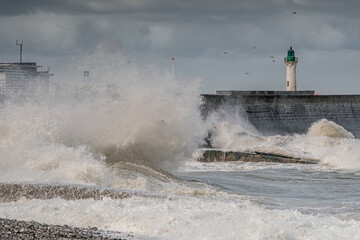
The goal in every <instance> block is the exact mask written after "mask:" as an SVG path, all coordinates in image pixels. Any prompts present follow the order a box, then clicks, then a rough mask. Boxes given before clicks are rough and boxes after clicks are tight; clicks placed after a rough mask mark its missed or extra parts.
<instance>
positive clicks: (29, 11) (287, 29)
mask: <svg viewBox="0 0 360 240" xmlns="http://www.w3.org/2000/svg"><path fill="white" fill-rule="evenodd" d="M0 6H1V7H0V32H1V35H0V62H16V61H18V60H19V47H18V46H16V44H15V40H16V39H18V40H21V39H23V41H24V55H23V61H27V62H30V61H36V62H37V63H38V64H41V65H49V66H50V67H51V70H52V73H54V74H55V79H56V76H61V74H62V73H63V72H64V71H65V66H66V63H69V62H71V59H74V58H76V57H77V56H80V55H84V54H88V53H89V52H91V51H93V49H98V47H99V46H106V49H107V50H106V51H108V53H109V54H111V53H113V52H117V51H121V52H122V54H124V55H125V56H126V58H128V59H129V62H130V63H136V64H137V65H138V66H147V65H155V66H157V67H158V68H160V69H162V70H164V71H169V72H171V58H172V57H175V70H176V71H175V72H176V76H177V77H178V78H179V79H181V78H184V79H193V78H201V79H202V87H201V91H202V92H203V93H214V92H215V90H217V89H223V90H224V89H227V90H284V89H285V64H284V62H283V58H284V57H285V56H286V53H287V50H288V49H289V47H290V46H293V49H294V50H295V53H296V56H297V57H298V58H299V63H298V66H297V86H298V90H315V91H316V92H317V93H319V94H356V93H360V77H359V73H360V41H359V40H360V28H359V25H360V14H359V10H360V1H357V0H343V1H338V0H222V1H220V0H58V1H56V0H0ZM294 12H296V13H294ZM109 59H110V58H109ZM81 70H82V69H81Z"/></svg>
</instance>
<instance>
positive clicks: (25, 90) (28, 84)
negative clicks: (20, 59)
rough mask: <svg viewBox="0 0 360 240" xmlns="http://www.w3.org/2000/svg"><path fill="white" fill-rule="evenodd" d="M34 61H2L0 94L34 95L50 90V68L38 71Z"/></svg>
mask: <svg viewBox="0 0 360 240" xmlns="http://www.w3.org/2000/svg"><path fill="white" fill-rule="evenodd" d="M39 67H40V66H37V65H36V63H34V62H29V63H0V95H3V96H4V97H6V98H8V97H13V96H32V95H35V94H47V93H48V92H49V75H50V74H49V69H48V68H47V69H46V70H45V71H38V68H39Z"/></svg>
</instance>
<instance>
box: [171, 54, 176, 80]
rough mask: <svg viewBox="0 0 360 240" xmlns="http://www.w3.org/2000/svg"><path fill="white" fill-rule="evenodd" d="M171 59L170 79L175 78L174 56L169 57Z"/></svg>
mask: <svg viewBox="0 0 360 240" xmlns="http://www.w3.org/2000/svg"><path fill="white" fill-rule="evenodd" d="M171 60H172V69H171V70H172V71H171V73H172V74H171V77H172V79H173V80H174V79H175V63H174V61H175V58H172V59H171Z"/></svg>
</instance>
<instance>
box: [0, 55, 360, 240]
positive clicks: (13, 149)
mask: <svg viewBox="0 0 360 240" xmlns="http://www.w3.org/2000/svg"><path fill="white" fill-rule="evenodd" d="M94 58H95V59H96V61H95V60H94ZM109 62H111V64H103V63H109ZM71 64H72V65H76V66H87V67H88V69H91V70H92V71H91V73H90V75H91V77H89V78H86V79H84V78H83V77H82V76H79V75H77V73H76V72H72V71H71V70H74V68H73V67H69V71H67V74H66V76H65V75H64V76H57V78H56V81H52V82H51V91H50V94H49V96H38V97H34V98H31V99H25V100H21V101H19V100H17V101H12V100H9V101H7V102H6V103H5V104H4V106H2V107H0V183H1V184H2V186H1V187H0V189H1V188H3V189H4V188H6V189H7V190H6V191H5V192H4V191H3V196H2V198H1V199H5V198H6V195H7V194H8V195H9V196H11V195H13V196H15V195H16V196H18V197H17V198H16V199H14V200H6V201H5V200H2V201H1V202H0V217H3V218H10V219H19V220H35V221H38V222H42V223H47V224H67V225H71V226H78V227H88V226H91V227H97V228H99V229H103V230H113V231H121V232H126V233H132V234H135V235H136V236H138V237H139V238H140V239H141V238H142V239H147V238H155V239H360V186H359V181H360V140H359V139H356V138H354V137H353V135H352V134H351V133H350V132H348V131H346V130H345V129H344V128H343V127H342V126H339V125H336V124H335V123H333V122H330V121H328V120H326V119H323V120H321V121H319V122H316V123H314V124H313V126H312V127H311V128H310V129H309V130H308V132H307V133H306V134H299V135H286V136H264V135H262V133H261V132H257V131H256V129H254V128H253V127H252V126H249V125H247V124H245V123H243V122H234V121H232V120H231V119H229V120H228V121H227V120H224V119H223V120H221V121H218V120H217V119H216V117H213V118H211V119H208V120H207V121H203V120H202V119H201V117H200V115H199V112H198V105H199V103H200V101H201V99H200V98H199V94H200V86H201V82H200V81H199V80H198V79H190V80H187V79H181V78H177V79H176V80H174V79H172V78H171V76H170V74H169V73H168V72H166V71H163V70H159V69H157V68H155V67H153V66H141V67H140V66H137V65H136V64H128V61H127V59H126V57H124V56H123V55H121V54H114V55H113V56H110V57H109V55H106V56H104V54H103V53H102V51H99V52H98V53H96V54H94V55H92V56H91V58H90V57H89V56H85V57H79V58H78V59H75V60H74V62H72V63H71ZM89 66H90V67H89ZM209 129H214V132H213V134H212V138H211V143H212V145H213V146H214V147H216V148H220V149H225V150H226V149H231V150H239V151H255V150H256V151H262V152H268V153H281V154H286V155H290V156H298V157H305V158H313V159H318V160H320V163H319V164H315V165H300V164H281V163H243V162H227V163H224V162H217V163H202V162H197V161H196V155H197V154H198V153H199V149H198V147H199V146H200V145H201V144H202V141H203V138H204V136H206V135H207V132H208V131H209ZM15 184H16V186H22V187H23V188H22V189H20V190H19V189H17V190H16V189H15V187H14V186H15ZM49 186H50V187H49ZM51 187H54V188H51ZM55 187H56V189H59V188H62V189H63V191H56V190H54V189H55ZM27 188H32V189H36V190H33V191H26V189H27ZM74 189H75V190H74ZM16 191H18V192H16ZM105 191H109V192H114V193H116V192H118V191H121V192H125V193H129V196H126V197H120V198H114V197H111V196H109V195H106V194H105V193H104V192H105ZM15 192H16V193H15ZM35 192H36V194H35ZM89 192H93V196H97V197H86V196H87V195H86V193H89ZM17 194H18V195H17ZM31 194H33V195H32V196H30V195H31ZM34 194H35V195H36V197H34ZM50 195H51V197H49V196H50ZM101 196H103V197H101Z"/></svg>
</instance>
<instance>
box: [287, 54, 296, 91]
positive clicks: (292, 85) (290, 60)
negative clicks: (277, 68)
mask: <svg viewBox="0 0 360 240" xmlns="http://www.w3.org/2000/svg"><path fill="white" fill-rule="evenodd" d="M284 62H285V64H286V91H296V64H297V62H298V58H297V57H295V51H294V50H293V49H292V47H290V49H289V51H288V55H287V57H285V58H284Z"/></svg>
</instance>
